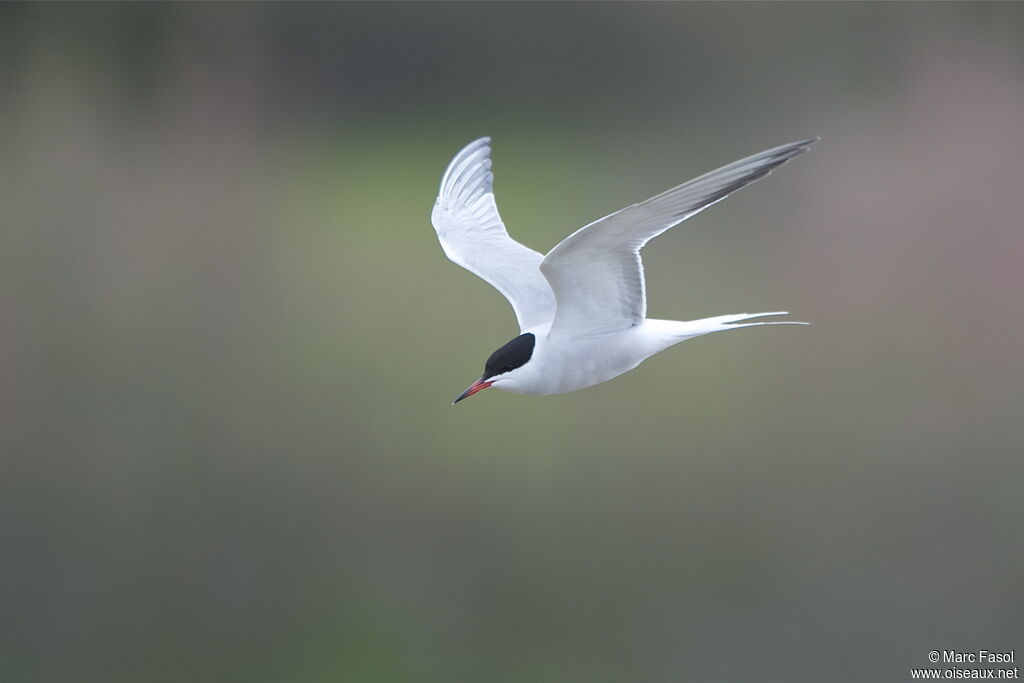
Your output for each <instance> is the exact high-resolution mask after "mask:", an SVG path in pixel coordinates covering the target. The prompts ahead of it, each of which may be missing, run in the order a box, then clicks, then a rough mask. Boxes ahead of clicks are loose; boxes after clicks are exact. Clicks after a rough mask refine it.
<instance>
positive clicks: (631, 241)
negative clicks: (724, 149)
mask: <svg viewBox="0 0 1024 683" xmlns="http://www.w3.org/2000/svg"><path fill="white" fill-rule="evenodd" d="M816 141H817V138H815V139H811V140H803V141H801V142H794V143H790V144H788V145H782V146H781V147H776V148H774V149H770V150H767V151H765V152H761V153H760V154H755V155H753V156H750V157H747V158H746V159H741V160H740V161H736V162H733V163H731V164H729V165H728V166H723V167H722V168H719V169H717V170H715V171H711V172H710V173H707V174H705V175H702V176H700V177H699V178H696V179H694V180H691V181H689V182H687V183H683V184H682V185H679V186H677V187H674V188H672V189H670V190H666V191H665V192H662V193H661V194H659V195H657V196H655V197H652V198H650V199H648V200H646V201H643V202H640V203H639V204H633V205H632V206H627V207H626V208H624V209H622V210H620V211H617V212H615V213H613V214H611V215H609V216H605V217H604V218H601V219H599V220H596V221H594V222H593V223H590V224H589V225H587V226H584V227H582V228H580V229H579V230H577V231H576V232H574V233H573V234H571V235H569V236H568V237H566V238H565V239H564V240H562V241H561V242H560V243H559V244H558V245H557V246H555V248H554V249H552V250H551V251H550V252H549V253H548V255H547V256H546V257H544V260H543V261H542V262H541V264H540V270H541V272H542V273H543V274H544V276H545V277H546V278H547V280H548V282H550V283H551V288H552V290H553V291H554V292H555V301H556V302H557V304H556V313H555V317H554V321H553V322H552V325H551V332H550V334H551V335H552V336H559V335H567V336H573V337H576V336H583V335H588V336H589V335H601V334H607V333H610V332H615V331H617V330H622V329H626V328H628V327H630V326H633V325H636V324H638V323H640V322H641V321H642V320H643V319H644V318H645V316H646V313H647V302H646V296H645V293H644V269H643V263H642V262H641V261H640V249H641V248H642V247H643V246H644V245H645V244H647V242H649V241H650V240H651V239H653V238H654V237H657V236H658V235H660V234H661V233H663V232H665V231H666V230H668V229H669V228H672V227H674V226H676V225H678V224H679V223H681V222H683V221H685V220H686V219H687V218H690V217H691V216H694V215H696V214H697V213H700V212H701V211H703V210H704V209H706V208H707V207H709V206H711V205H712V204H715V203H716V202H720V201H722V200H723V199H725V198H726V197H728V196H729V195H730V194H731V193H733V192H735V191H736V190H738V189H740V188H742V187H744V186H745V185H749V184H750V183H752V182H754V181H755V180H758V179H760V178H763V177H764V176H766V175H768V174H769V173H770V172H771V171H772V169H775V168H777V167H779V166H781V165H782V164H784V163H786V162H787V161H789V160H790V159H792V158H793V157H795V156H796V155H797V154H800V153H801V152H804V151H806V150H807V148H808V147H809V146H810V145H812V144H813V143H814V142H816Z"/></svg>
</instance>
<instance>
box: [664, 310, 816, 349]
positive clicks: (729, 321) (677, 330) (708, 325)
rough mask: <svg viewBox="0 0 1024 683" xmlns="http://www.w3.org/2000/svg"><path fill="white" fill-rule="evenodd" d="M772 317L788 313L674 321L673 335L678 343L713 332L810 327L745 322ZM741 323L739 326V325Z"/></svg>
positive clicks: (775, 322) (746, 314)
mask: <svg viewBox="0 0 1024 683" xmlns="http://www.w3.org/2000/svg"><path fill="white" fill-rule="evenodd" d="M770 315H788V313H787V312H786V311H774V312H771V313H734V314H733V315H719V316H715V317H714V318H702V319H700V320H687V321H685V322H682V321H672V330H671V331H672V335H673V336H675V337H676V339H677V342H679V341H684V340H686V339H691V338H693V337H699V336H701V335H704V334H711V333H712V332H722V331H724V330H735V329H738V328H740V327H754V326H755V325H809V324H810V323H804V322H797V321H795V320H762V321H758V322H744V321H745V320H754V319H755V318H764V317H767V316H770ZM665 322H668V321H665ZM737 323H739V324H737Z"/></svg>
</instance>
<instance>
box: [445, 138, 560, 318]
mask: <svg viewBox="0 0 1024 683" xmlns="http://www.w3.org/2000/svg"><path fill="white" fill-rule="evenodd" d="M490 141H491V139H490V138H480V139H479V140H476V141H474V142H471V143H470V144H468V145H466V147H464V148H463V149H462V151H460V152H459V153H458V154H457V155H455V158H454V159H452V162H451V163H450V164H449V165H448V168H447V170H445V172H444V176H443V177H442V178H441V189H440V191H439V192H438V196H437V202H436V203H435V204H434V211H433V213H432V214H431V216H430V220H431V222H432V223H433V224H434V229H435V230H437V237H438V239H439V240H440V241H441V247H442V248H443V249H444V253H445V254H447V255H448V258H450V259H451V260H452V261H454V262H455V263H457V264H459V265H460V266H462V267H463V268H465V269H466V270H468V271H470V272H472V273H474V274H476V275H478V276H479V277H481V278H483V279H484V280H486V281H487V282H489V283H490V284H491V285H492V286H493V287H494V288H495V289H497V290H498V291H499V292H501V293H502V295H504V297H505V298H506V299H508V302H509V303H510V304H512V309H513V310H514V311H515V314H516V319H517V320H518V321H519V329H520V331H523V330H527V329H529V328H531V327H536V326H537V325H542V324H544V323H548V322H551V319H552V317H553V316H554V313H555V297H554V294H553V293H552V291H551V287H550V285H548V282H547V280H545V279H544V276H543V275H541V272H540V263H541V260H542V259H543V258H544V257H543V256H542V255H541V254H540V253H539V252H536V251H534V250H533V249H529V248H527V247H524V246H523V245H522V244H520V243H519V242H516V241H515V240H514V239H512V238H511V237H509V235H508V231H507V230H505V224H504V223H502V221H501V216H499V215H498V207H497V205H496V204H495V203H494V192H493V191H492V188H491V183H492V180H493V178H494V174H492V173H491V160H490V152H491V148H490Z"/></svg>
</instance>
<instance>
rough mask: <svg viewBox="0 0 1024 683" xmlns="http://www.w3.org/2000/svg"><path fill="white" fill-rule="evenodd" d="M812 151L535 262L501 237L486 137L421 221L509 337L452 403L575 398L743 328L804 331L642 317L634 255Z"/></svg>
mask: <svg viewBox="0 0 1024 683" xmlns="http://www.w3.org/2000/svg"><path fill="white" fill-rule="evenodd" d="M817 141H818V138H811V139H809V140H801V141H800V142H791V143H790V144H788V145H782V146H781V147H775V148H774V149H769V150H767V151H764V152H761V153H760V154H755V155H753V156H750V157H747V158H746V159H741V160H740V161H735V162H733V163H731V164H729V165H728V166H723V167H722V168H719V169H717V170H715V171H711V172H710V173H706V174H704V175H702V176H700V177H699V178H696V179H694V180H691V181H689V182H687V183H683V184H682V185H679V186H677V187H674V188H672V189H670V190H666V191H665V192H662V193H661V194H659V195H656V196H654V197H651V198H650V199H648V200H646V201H643V202H640V203H639V204H632V205H630V206H627V207H626V208H624V209H621V210H619V211H616V212H615V213H613V214H610V215H608V216H605V217H604V218H601V219H598V220H596V221H594V222H593V223H590V224H589V225H586V226H584V227H582V228H580V229H579V230H577V231H576V232H574V233H573V234H571V235H569V236H568V237H566V238H565V239H564V240H562V241H561V242H560V243H558V245H556V246H555V248H554V249H552V250H551V251H549V252H548V253H547V255H546V256H544V255H542V254H540V253H539V252H537V251H534V250H533V249H530V248H528V247H525V246H523V245H522V244H520V243H519V242H516V241H515V240H513V239H512V238H511V237H509V235H508V232H507V231H506V230H505V225H504V223H502V221H501V216H499V215H498V207H497V205H496V204H495V202H494V192H493V191H492V188H491V184H492V180H493V178H494V174H493V173H491V159H490V153H491V147H490V143H491V139H490V138H486V137H485V138H480V139H479V140H475V141H474V142H471V143H469V144H468V145H466V146H465V147H463V148H462V150H461V151H460V152H459V153H458V154H456V155H455V158H454V159H452V161H451V163H450V164H448V168H447V169H446V170H445V172H444V176H442V178H441V189H440V191H439V192H438V195H437V202H436V203H435V204H434V210H433V212H432V214H431V222H432V223H433V224H434V228H435V229H436V230H437V237H438V239H439V240H440V241H441V247H442V248H443V249H444V252H445V254H447V255H448V258H450V259H451V260H452V261H454V262H455V263H457V264H459V265H460V266H462V267H463V268H465V269H467V270H469V271H470V272H472V273H475V274H476V275H478V276H479V277H481V278H483V279H484V280H486V281H487V282H489V283H490V284H491V285H493V286H494V287H495V288H496V289H497V290H498V291H499V292H501V293H502V294H503V295H504V296H505V298H506V299H508V301H509V303H510V304H512V309H513V310H514V311H515V314H516V319H517V320H518V321H519V330H520V335H519V336H518V337H516V338H515V339H513V340H512V341H510V342H508V343H507V344H505V345H504V346H502V347H501V348H500V349H498V350H497V351H495V352H494V353H492V354H491V356H490V357H489V358H488V359H487V362H486V363H485V364H484V373H483V375H482V376H481V377H480V379H478V380H477V381H475V382H473V384H471V385H470V386H469V387H468V388H467V389H466V390H465V391H463V392H462V393H461V394H459V396H458V397H457V398H456V399H455V401H453V402H452V404H453V405H454V404H455V403H458V402H459V401H461V400H462V399H464V398H468V397H469V396H472V395H473V394H475V393H477V392H478V391H480V390H482V389H486V388H487V387H491V386H493V387H497V388H498V389H504V390H505V391H511V392H515V393H520V394H535V395H546V394H559V393H563V392H567V391H576V390H577V389H584V388H586V387H589V386H593V385H595V384H600V383H601V382H607V381H608V380H610V379H612V378H613V377H617V376H618V375H621V374H622V373H624V372H627V371H629V370H632V369H633V368H635V367H636V366H638V365H639V364H640V363H642V362H643V361H644V360H646V359H647V358H650V357H651V356H653V355H654V354H656V353H658V352H659V351H664V350H665V349H667V348H668V347H670V346H673V345H675V344H678V343H679V342H681V341H686V340H687V339H693V338H694V337H699V336H701V335H704V334H710V333H711V332H721V331H723V330H734V329H737V328H740V327H752V326H754V325H806V324H807V323H798V322H791V321H779V322H745V321H748V320H752V319H754V318H761V317H764V316H769V315H786V312H785V311H780V312H771V313H753V314H751V313H738V314H735V315H720V316H716V317H714V318H703V319H701V320H690V321H685V322H684V321H677V320H655V319H653V318H648V317H647V316H646V313H647V302H646V297H645V295H644V269H643V264H642V263H641V261H640V249H641V248H643V246H644V245H645V244H647V242H649V241H650V240H651V239H652V238H654V237H657V236H658V235H660V234H661V233H663V232H665V231H666V230H668V229H669V228H671V227H674V226H676V225H678V224H679V223H682V222H683V221H685V220H686V219H687V218H690V217H691V216H694V215H696V214H698V213H700V212H701V211H703V210H704V209H706V208H708V207H709V206H711V205H712V204H715V203H716V202H720V201H722V200H723V199H725V198H726V197H728V196H729V195H730V194H731V193H732V192H734V191H736V190H738V189H740V188H741V187H744V186H746V185H749V184H750V183H752V182H754V181H755V180H758V179H760V178H763V177H764V176H766V175H768V174H769V173H771V171H772V170H773V169H775V168H777V167H779V166H781V165H782V164H784V163H786V162H787V161H789V160H790V159H792V158H793V157H795V156H796V155H798V154H801V153H802V152H805V151H807V149H808V148H809V147H810V146H811V145H812V144H814V143H815V142H817Z"/></svg>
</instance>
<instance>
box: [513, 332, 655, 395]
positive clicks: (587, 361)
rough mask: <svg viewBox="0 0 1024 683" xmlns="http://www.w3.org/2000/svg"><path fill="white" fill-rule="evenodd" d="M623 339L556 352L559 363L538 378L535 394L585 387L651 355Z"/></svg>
mask: <svg viewBox="0 0 1024 683" xmlns="http://www.w3.org/2000/svg"><path fill="white" fill-rule="evenodd" d="M622 341H623V340H619V339H616V338H612V339H609V340H604V341H595V342H592V343H588V344H579V345H576V346H574V347H573V348H571V349H568V350H563V351H562V353H559V354H557V356H558V360H557V362H553V363H552V364H551V367H550V368H549V369H548V371H547V372H544V373H543V375H542V377H540V378H539V379H540V380H541V381H540V382H539V383H538V386H537V387H536V388H537V389H539V391H537V392H536V393H538V394H560V393H564V392H567V391H577V390H579V389H586V388H587V387H591V386H594V385H595V384H600V383H602V382H607V381H608V380H610V379H612V378H614V377H618V376H619V375H621V374H622V373H624V372H629V371H630V370H632V369H633V368H635V367H636V366H638V365H640V363H642V362H643V361H644V359H645V358H647V357H648V356H649V355H650V354H649V353H645V352H644V351H645V350H642V349H639V348H637V347H636V346H635V345H630V344H628V343H622ZM552 355H555V354H552ZM531 393H533V392H531Z"/></svg>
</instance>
